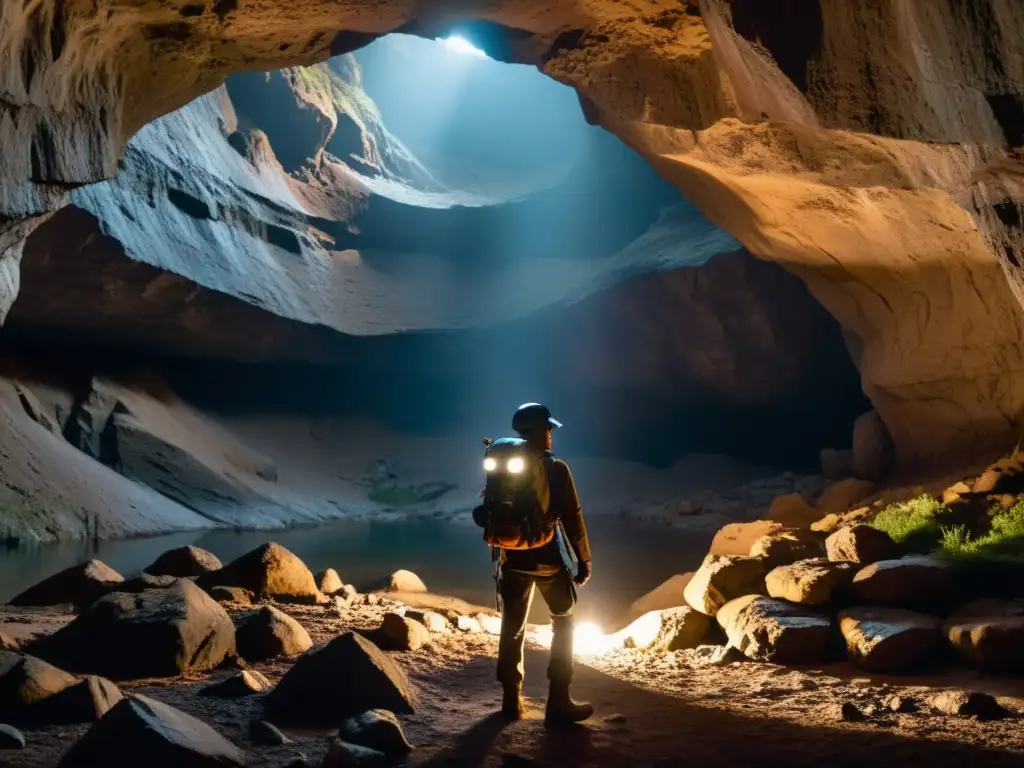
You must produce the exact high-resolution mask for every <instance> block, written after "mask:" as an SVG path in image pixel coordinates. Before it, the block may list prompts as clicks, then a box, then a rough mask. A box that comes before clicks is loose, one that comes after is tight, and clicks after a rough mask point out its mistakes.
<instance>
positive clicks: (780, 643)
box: [716, 595, 832, 664]
mask: <svg viewBox="0 0 1024 768" xmlns="http://www.w3.org/2000/svg"><path fill="white" fill-rule="evenodd" d="M716 618H717V619H718V623H719V625H721V627H722V629H723V630H725V634H726V636H727V637H728V638H729V644H730V645H732V646H734V647H736V648H738V649H739V650H740V651H742V652H743V654H744V655H745V656H746V657H747V658H751V659H757V660H758V661H770V662H774V663H776V664H808V663H813V662H818V661H822V660H823V659H824V658H825V656H826V654H827V652H828V646H829V639H830V637H831V635H832V622H831V621H830V620H829V619H828V617H827V616H823V615H820V614H816V613H814V612H812V611H810V610H808V609H806V608H801V607H800V606H796V605H793V604H792V603H787V602H784V601H782V600H775V599H773V598H770V597H764V596H761V595H746V596H744V597H740V598H738V599H736V600H732V601H730V602H728V603H726V605H725V606H723V607H722V609H721V610H720V611H719V612H718V615H717V617H716Z"/></svg>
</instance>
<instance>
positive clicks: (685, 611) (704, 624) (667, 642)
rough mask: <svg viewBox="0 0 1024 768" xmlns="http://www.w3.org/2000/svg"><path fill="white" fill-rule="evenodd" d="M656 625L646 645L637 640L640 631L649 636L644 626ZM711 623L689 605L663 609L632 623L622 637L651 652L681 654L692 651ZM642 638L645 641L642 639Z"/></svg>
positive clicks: (700, 641) (699, 642)
mask: <svg viewBox="0 0 1024 768" xmlns="http://www.w3.org/2000/svg"><path fill="white" fill-rule="evenodd" d="M655 622H656V624H657V634H656V635H654V639H653V640H651V641H650V642H647V643H644V642H642V639H641V638H639V637H637V635H638V634H640V633H641V632H644V633H645V634H646V633H649V631H650V630H649V629H647V626H648V624H654V623H655ZM710 626H711V620H710V619H709V618H708V617H707V616H706V615H705V614H703V613H701V612H700V611H695V610H693V608H691V607H690V606H688V605H687V606H682V607H679V608H666V609H664V610H661V611H652V612H651V613H648V614H646V615H644V616H641V617H640V618H639V619H637V620H636V621H634V622H633V623H632V624H631V625H630V626H629V628H627V629H626V630H625V634H626V635H627V636H628V637H630V638H631V639H632V640H633V642H634V644H636V645H638V646H640V647H644V648H648V649H650V650H655V651H682V650H685V649H687V648H696V647H697V646H698V645H700V644H701V643H702V642H703V641H704V638H705V637H706V636H707V634H708V629H709V628H710ZM643 639H646V638H643Z"/></svg>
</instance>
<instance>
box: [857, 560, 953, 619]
mask: <svg viewBox="0 0 1024 768" xmlns="http://www.w3.org/2000/svg"><path fill="white" fill-rule="evenodd" d="M852 590H853V594H854V595H855V596H856V598H858V599H859V600H860V601H862V602H864V603H866V604H869V605H890V606H902V607H907V608H915V607H917V608H939V607H942V606H946V605H951V604H953V603H955V602H956V599H957V595H958V594H959V586H958V584H957V581H956V578H955V577H954V574H953V571H952V569H951V568H950V567H949V566H948V565H947V564H946V563H944V562H943V561H941V560H939V559H937V558H934V557H929V556H926V555H913V556H910V557H904V558H901V559H899V560H879V561H878V562H876V563H872V564H871V565H869V566H866V567H865V568H861V569H860V570H859V571H857V574H856V575H855V576H854V577H853V583H852Z"/></svg>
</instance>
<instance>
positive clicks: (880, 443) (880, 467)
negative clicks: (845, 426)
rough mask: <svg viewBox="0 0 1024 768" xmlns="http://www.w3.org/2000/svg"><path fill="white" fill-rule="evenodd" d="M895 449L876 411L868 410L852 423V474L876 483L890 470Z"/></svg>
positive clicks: (893, 460)
mask: <svg viewBox="0 0 1024 768" xmlns="http://www.w3.org/2000/svg"><path fill="white" fill-rule="evenodd" d="M895 460H896V449H895V446H894V445H893V442H892V436H891V435H890V434H889V428H888V427H887V426H885V422H884V421H882V417H881V416H879V415H878V411H876V410H870V411H868V412H867V413H864V414H861V415H860V416H858V417H857V420H856V421H855V422H853V472H854V474H856V475H857V477H859V478H862V479H864V480H871V481H874V482H878V481H879V480H882V479H884V478H885V477H886V475H888V474H889V472H890V471H891V470H892V467H893V463H894V462H895Z"/></svg>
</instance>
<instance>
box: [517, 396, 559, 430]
mask: <svg viewBox="0 0 1024 768" xmlns="http://www.w3.org/2000/svg"><path fill="white" fill-rule="evenodd" d="M560 426H562V422H560V421H557V420H556V419H553V418H551V411H549V410H548V409H547V406H545V405H541V404H540V403H523V405H520V406H519V407H518V408H517V409H516V412H515V415H513V416H512V429H514V430H515V431H516V432H518V433H519V434H524V433H526V432H530V431H532V430H534V429H537V428H538V427H540V428H541V429H558V428H559V427H560Z"/></svg>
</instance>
